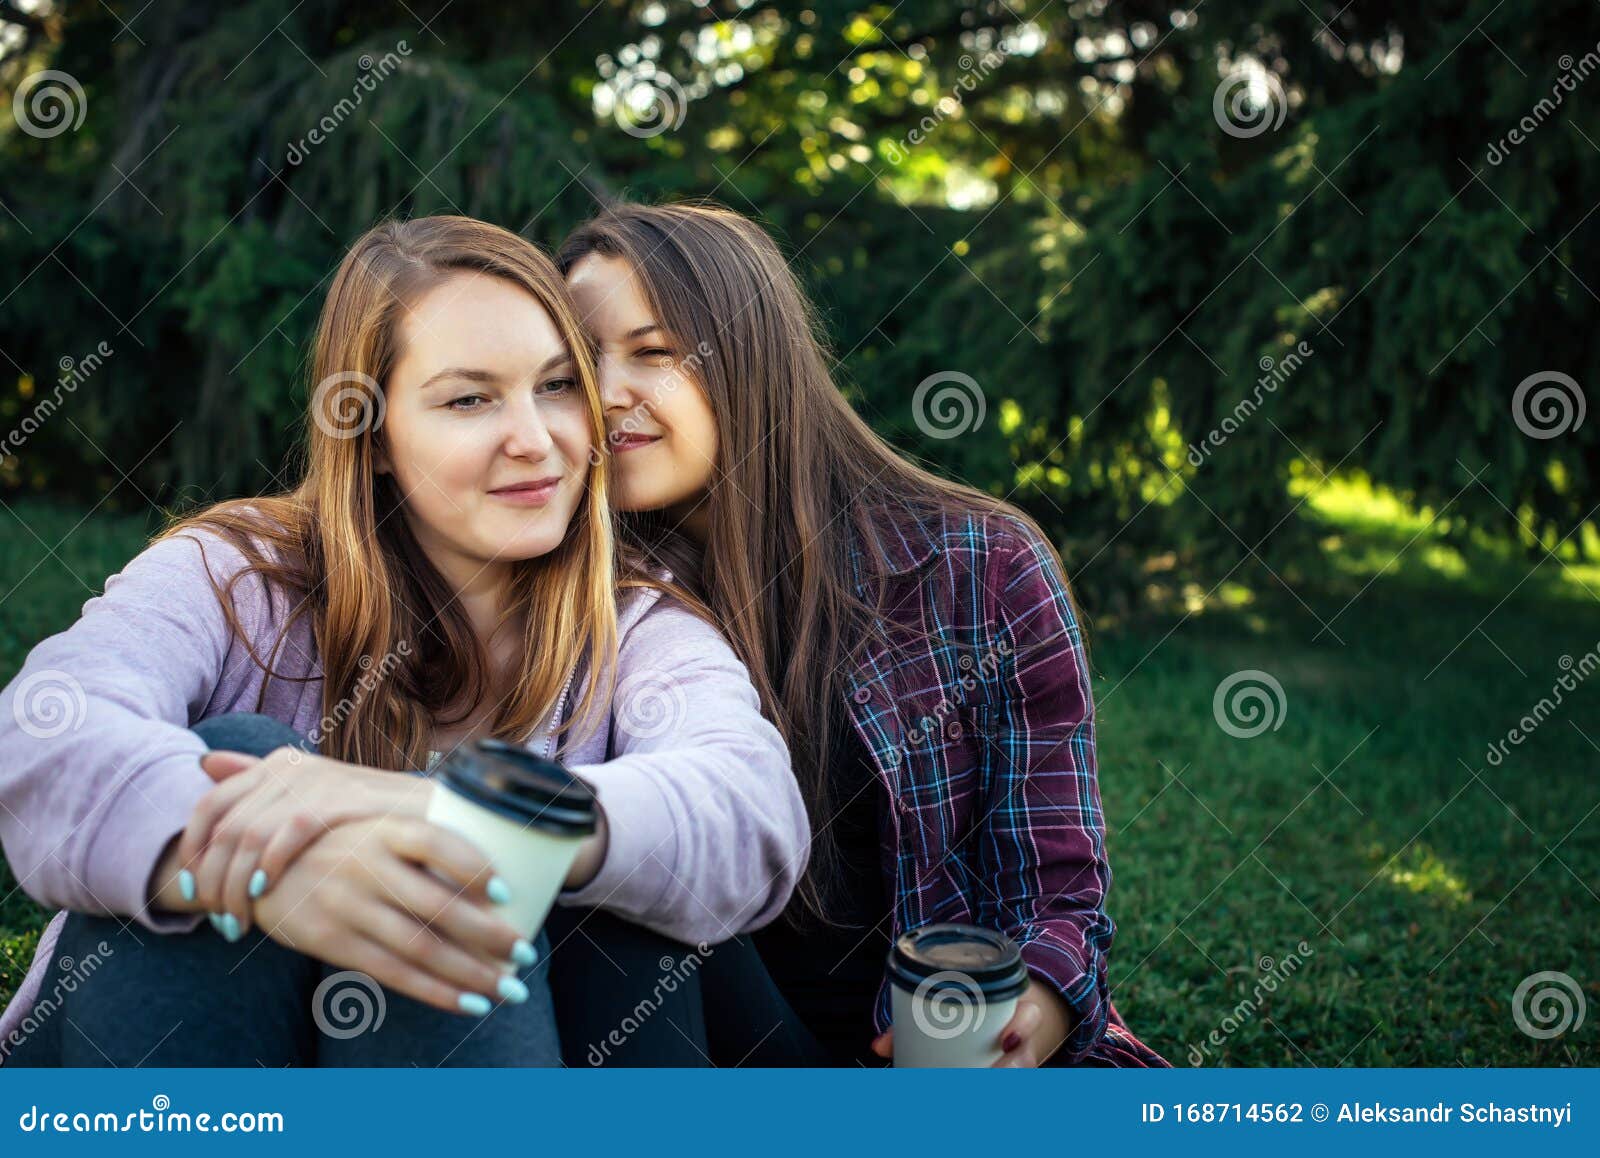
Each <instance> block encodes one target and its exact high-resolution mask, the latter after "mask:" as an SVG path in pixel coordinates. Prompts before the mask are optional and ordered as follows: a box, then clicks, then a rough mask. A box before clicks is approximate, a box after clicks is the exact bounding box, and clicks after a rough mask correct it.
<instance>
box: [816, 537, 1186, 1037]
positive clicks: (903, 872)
mask: <svg viewBox="0 0 1600 1158" xmlns="http://www.w3.org/2000/svg"><path fill="white" fill-rule="evenodd" d="M861 533H862V534H863V535H864V536H868V535H870V536H872V537H874V538H875V539H876V541H877V543H878V546H879V553H880V554H881V555H882V557H883V558H884V559H885V560H886V561H887V563H888V575H887V580H888V585H887V587H886V588H885V602H884V603H883V604H881V605H880V613H881V615H882V620H881V621H880V623H879V625H878V627H879V629H878V630H877V631H875V632H874V633H873V637H872V639H871V640H869V641H868V643H867V645H866V649H865V651H864V653H863V658H862V660H861V662H860V663H859V664H858V665H857V666H856V668H855V670H854V671H853V672H852V673H851V674H850V677H849V680H848V682H847V689H846V695H847V702H848V705H849V710H850V714H851V717H852V718H853V720H854V722H855V726H856V730H857V733H858V734H859V735H860V737H861V739H862V740H863V741H864V742H865V744H866V746H867V750H868V752H869V753H870V754H871V757H872V762H873V764H874V765H875V766H876V768H877V771H878V774H879V777H880V779H881V780H882V783H883V785H884V787H885V788H886V789H887V791H888V799H889V800H890V802H891V804H892V807H890V808H889V809H888V818H889V823H890V825H891V826H892V841H891V840H889V839H886V841H885V842H884V850H885V851H884V860H883V871H884V876H885V881H886V882H887V885H888V892H889V895H890V896H892V897H893V898H894V900H895V903H894V932H895V935H896V936H898V935H899V934H901V933H903V932H905V931H906V930H909V929H915V928H918V927H920V926H922V925H926V924H930V923H933V922H939V921H959V922H964V923H968V924H975V925H982V926H984V927H986V928H993V929H999V930H1001V931H1002V932H1004V933H1006V934H1007V935H1008V936H1009V937H1011V939H1012V940H1013V941H1015V942H1016V943H1017V945H1018V947H1019V948H1020V949H1021V951H1022V958H1023V961H1024V962H1025V963H1026V964H1027V966H1028V968H1029V970H1030V971H1031V972H1032V973H1033V974H1034V976H1036V977H1038V978H1039V979H1041V980H1042V981H1043V982H1046V983H1048V984H1049V985H1050V986H1051V987H1052V988H1053V989H1055V990H1056V991H1057V992H1058V993H1059V994H1060V995H1061V996H1062V997H1063V998H1065V999H1066V1001H1067V1003H1068V1005H1070V1006H1071V1008H1072V1010H1073V1011H1074V1013H1075V1015H1076V1024H1075V1025H1074V1026H1073V1028H1072V1030H1071V1033H1070V1034H1069V1036H1068V1037H1067V1040H1066V1042H1065V1043H1064V1044H1063V1045H1062V1047H1061V1049H1060V1050H1059V1051H1058V1053H1057V1054H1056V1055H1055V1057H1054V1058H1053V1059H1052V1064H1060V1065H1099V1066H1166V1065H1167V1064H1168V1063H1167V1062H1166V1061H1164V1060H1163V1059H1162V1058H1161V1057H1160V1055H1158V1054H1157V1053H1155V1051H1153V1050H1151V1049H1150V1048H1149V1047H1148V1046H1146V1045H1144V1043H1142V1042H1140V1041H1139V1040H1138V1038H1136V1037H1134V1035H1133V1034H1132V1033H1131V1032H1129V1030H1128V1029H1127V1027H1126V1026H1125V1025H1124V1024H1123V1023H1122V1020H1121V1018H1120V1017H1118V1015H1117V1013H1116V1010H1114V1009H1113V1008H1112V1006H1111V1000H1110V996H1109V994H1108V992H1107V980H1106V954H1107V952H1108V951H1109V950H1110V948H1111V940H1112V936H1113V934H1114V932H1115V926H1114V925H1113V923H1112V921H1111V918H1110V917H1109V916H1108V915H1107V914H1106V911H1105V896H1106V891H1107V889H1108V888H1109V887H1110V884H1111V870H1110V867H1109V866H1108V865H1107V863H1106V856H1105V843H1104V833H1103V819H1102V815H1101V810H1100V790H1099V787H1098V784H1097V781H1096V773H1095V730H1094V705H1093V702H1092V700H1091V696H1090V687H1089V670H1088V664H1087V663H1086V660H1085V656H1084V650H1083V641H1082V638H1081V636H1080V635H1079V631H1078V623H1077V619H1076V617H1075V616H1074V614H1073V610H1072V605H1071V603H1070V602H1069V600H1068V597H1067V592H1066V588H1065V586H1064V584H1063V582H1062V578H1061V571H1060V567H1059V563H1058V561H1057V559H1056V556H1055V552H1054V551H1053V550H1052V549H1051V548H1050V546H1049V544H1047V543H1045V542H1044V541H1042V540H1041V539H1040V538H1039V537H1038V536H1037V534H1035V533H1034V532H1033V531H1032V530H1030V529H1029V528H1028V527H1027V526H1026V525H1025V524H1024V523H1022V522H1019V521H1018V520H1016V519H1014V518H1009V517H1006V516H1001V515H994V514H985V513H981V512H976V511H975V512H973V513H971V514H970V515H966V516H956V515H949V516H942V517H937V518H935V519H931V520H929V521H926V522H922V521H918V520H916V519H913V518H912V517H911V516H909V515H908V514H903V513H897V514H896V515H895V516H894V517H892V518H890V517H883V518H879V519H877V520H875V521H874V522H872V523H871V524H870V525H868V526H866V527H864V528H863V529H862V532H861ZM873 565H874V564H873V561H872V556H871V555H869V554H867V552H866V551H865V549H864V545H863V543H862V542H860V541H857V542H855V543H854V544H853V546H852V553H851V567H852V578H853V579H854V581H855V583H856V588H857V592H858V594H860V595H861V596H862V597H863V598H865V599H868V600H869V601H870V600H872V598H873V596H874V595H875V593H876V590H877V576H876V574H875V573H873V572H872V571H870V570H869V568H871V567H873ZM897 627H899V628H904V629H906V630H908V631H910V632H912V633H914V634H915V635H917V636H922V637H924V638H922V639H921V641H920V642H917V643H915V644H913V645H911V646H909V647H908V646H906V645H905V644H904V643H903V642H899V641H898V640H897V637H896V635H895V628H897ZM885 836H886V837H888V836H889V834H885ZM889 1009H890V1005H889V987H888V983H887V981H885V983H884V984H883V985H882V986H881V987H880V989H879V993H878V1001H877V1005H876V1008H875V1022H876V1026H877V1029H878V1030H879V1031H880V1032H881V1031H883V1030H884V1029H886V1028H888V1025H889V1021H890V1012H889Z"/></svg>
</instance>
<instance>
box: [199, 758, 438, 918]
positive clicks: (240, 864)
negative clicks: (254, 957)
mask: <svg viewBox="0 0 1600 1158" xmlns="http://www.w3.org/2000/svg"><path fill="white" fill-rule="evenodd" d="M200 766H201V767H202V768H203V769H205V771H206V774H207V775H209V776H210V777H211V778H212V779H213V780H216V781H217V786H216V787H215V788H213V789H212V790H211V791H210V792H208V793H206V795H205V796H203V797H201V799H200V802H199V803H198V804H197V805H195V809H194V812H193V813H192V814H191V815H190V818H189V824H188V827H187V828H185V829H184V832H183V836H182V838H181V839H180V840H179V842H178V864H179V865H180V867H181V868H183V869H185V870H187V871H188V872H189V874H190V875H189V877H188V878H186V879H185V878H183V877H182V875H181V874H180V884H181V885H183V886H184V887H183V892H184V899H185V900H192V901H193V902H195V904H196V905H198V906H202V907H204V908H205V909H208V910H210V911H211V912H213V913H221V914H226V915H227V916H228V917H229V918H231V920H230V921H229V922H228V933H229V935H230V936H233V938H234V939H235V940H237V939H238V937H239V936H243V935H244V933H245V931H246V930H248V929H249V928H250V908H251V906H250V902H251V901H252V900H255V899H256V898H258V897H260V896H261V895H262V894H263V893H265V892H266V890H267V889H269V888H271V887H272V885H273V884H274V883H275V882H276V881H277V880H278V879H279V878H280V877H281V876H282V875H283V873H284V870H285V869H287V868H288V866H289V864H290V863H291V862H292V861H293V860H294V859H295V857H297V856H299V855H300V853H301V851H302V850H303V849H305V847H306V846H307V845H308V844H310V843H311V842H312V841H313V840H316V839H317V838H318V837H320V836H322V835H323V834H324V833H326V832H327V831H328V830H329V829H331V828H333V827H334V826H335V825H338V824H340V823H342V822H344V821H347V820H356V819H361V818H365V817H374V816H387V815H391V814H398V815H402V816H414V817H419V818H420V817H422V816H423V815H424V814H425V813H426V811H427V806H428V804H427V802H428V794H429V792H431V791H432V788H433V786H432V783H431V782H430V781H428V780H427V779H425V778H423V777H417V776H407V775H405V774H404V773H400V772H384V771H380V770H378V769H375V768H363V767H360V766H359V765H355V764H345V763H342V762H340V761H338V760H330V759H327V758H326V757H323V756H317V755H314V754H312V753H309V752H302V751H301V750H300V749H298V748H287V747H286V748H279V749H277V750H276V751H273V752H270V753H268V754H267V756H266V757H265V758H263V759H259V760H258V759H256V758H254V757H252V756H246V755H243V754H242V753H239V752H210V753H207V754H206V755H205V756H204V757H203V758H202V759H201V761H200ZM191 884H192V886H193V888H192V890H191V889H190V888H189V887H188V886H189V885H191ZM191 894H192V895H191ZM219 931H220V930H219Z"/></svg>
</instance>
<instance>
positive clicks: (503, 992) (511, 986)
mask: <svg viewBox="0 0 1600 1158" xmlns="http://www.w3.org/2000/svg"><path fill="white" fill-rule="evenodd" d="M500 996H501V997H503V998H505V999H506V1000H507V1001H509V1002H511V1004H512V1005H521V1004H522V1003H523V1002H524V1001H526V1000H528V987H527V986H526V985H524V984H523V983H522V982H520V981H518V980H517V979H516V978H515V977H502V978H500Z"/></svg>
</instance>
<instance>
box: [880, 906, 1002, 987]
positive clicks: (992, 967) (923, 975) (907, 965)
mask: <svg viewBox="0 0 1600 1158" xmlns="http://www.w3.org/2000/svg"><path fill="white" fill-rule="evenodd" d="M889 977H890V979H891V980H893V981H894V983H895V984H896V985H899V986H900V987H901V988H903V989H911V990H916V989H919V988H921V987H922V986H923V985H924V984H927V985H928V992H929V993H934V992H937V991H938V990H941V989H946V988H950V989H961V990H965V991H967V992H968V993H971V992H974V991H975V992H978V993H981V994H983V996H984V998H985V999H986V1000H988V1001H1004V1000H1006V999H1008V998H1011V997H1016V996H1018V995H1019V994H1021V993H1022V991H1023V990H1024V989H1026V988H1027V987H1028V967H1027V966H1026V965H1024V964H1023V963H1022V954H1021V953H1020V952H1018V950H1017V947H1016V945H1015V944H1014V943H1013V942H1012V940H1011V938H1009V937H1007V936H1006V935H1005V934H1004V933H998V932H996V931H995V930H993V929H984V928H981V927H979V926H977V925H950V924H947V925H924V926H923V927H922V928H920V929H913V930H912V931H911V932H909V933H905V934H902V935H901V936H900V937H899V939H897V940H896V941H895V943H894V948H893V949H891V950H889Z"/></svg>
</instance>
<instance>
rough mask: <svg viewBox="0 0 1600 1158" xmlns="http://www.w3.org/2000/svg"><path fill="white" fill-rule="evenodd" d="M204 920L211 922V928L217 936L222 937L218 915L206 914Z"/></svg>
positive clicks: (220, 921) (219, 916)
mask: <svg viewBox="0 0 1600 1158" xmlns="http://www.w3.org/2000/svg"><path fill="white" fill-rule="evenodd" d="M206 920H208V921H210V922H211V927H212V928H213V929H215V930H216V931H217V936H219V937H220V936H222V917H221V915H220V914H218V913H207V914H206Z"/></svg>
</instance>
